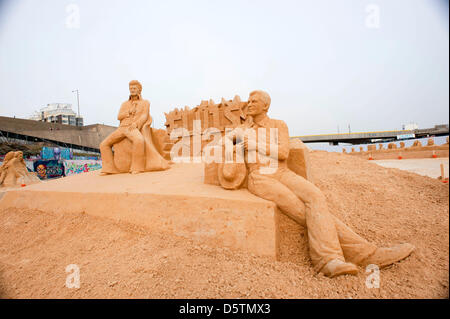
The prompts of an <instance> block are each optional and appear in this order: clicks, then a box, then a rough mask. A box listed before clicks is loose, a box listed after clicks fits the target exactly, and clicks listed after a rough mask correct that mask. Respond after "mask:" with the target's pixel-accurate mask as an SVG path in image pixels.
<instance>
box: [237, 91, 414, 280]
mask: <svg viewBox="0 0 450 319" xmlns="http://www.w3.org/2000/svg"><path fill="white" fill-rule="evenodd" d="M270 102H271V99H270V96H269V95H268V94H267V93H266V92H264V91H253V92H252V93H250V96H249V99H248V113H247V117H251V118H252V120H250V121H247V122H249V123H252V124H251V126H250V128H253V129H255V130H257V129H258V128H265V129H266V130H267V129H270V128H276V129H278V136H277V140H278V153H276V154H271V153H270V152H269V146H268V145H267V146H266V148H265V150H264V151H260V150H259V149H258V150H257V147H256V145H257V143H256V142H255V141H252V142H250V141H249V139H248V138H246V137H245V135H244V137H241V138H240V139H242V140H243V141H244V142H243V145H244V149H245V157H244V159H245V162H246V166H247V171H248V190H249V191H250V192H251V193H253V194H255V195H256V196H259V197H261V198H264V199H267V200H270V201H273V202H275V203H276V204H277V206H278V208H279V209H280V210H281V211H282V212H283V213H284V214H286V215H287V216H288V217H290V218H291V219H293V220H294V221H295V222H297V223H298V224H300V225H302V226H303V227H306V228H307V233H308V241H309V247H310V249H309V252H310V256H311V260H312V263H313V265H314V268H315V270H316V271H318V272H322V273H323V274H325V275H326V276H330V277H334V276H338V275H344V274H356V273H357V272H358V268H357V266H356V265H368V264H376V265H378V266H379V267H380V268H382V267H385V266H388V265H390V264H392V263H394V262H396V261H399V260H402V259H404V258H406V257H408V256H409V255H410V254H411V252H412V251H413V250H414V246H413V245H410V244H400V245H396V246H394V247H391V248H378V247H377V246H375V245H374V244H373V243H369V242H368V241H366V240H365V239H364V238H362V237H360V236H359V235H357V234H356V233H355V232H354V231H352V230H351V229H350V228H349V227H348V226H346V225H345V224H344V223H343V222H341V221H340V220H339V219H338V218H336V217H335V216H333V215H332V214H331V213H330V212H329V209H328V206H327V202H326V198H325V196H324V195H323V194H322V192H321V191H320V189H319V188H317V187H316V186H315V185H314V184H312V183H311V182H310V181H308V180H306V179H305V178H303V177H302V176H299V175H297V174H295V173H294V172H293V171H291V170H290V169H289V168H288V165H287V158H288V156H289V131H288V127H287V125H286V124H285V123H284V122H283V121H280V120H274V119H270V118H269V117H268V116H267V114H266V113H267V111H268V109H269V106H270ZM237 134H239V133H237ZM256 136H258V135H256ZM266 141H267V143H268V141H269V140H268V139H266ZM251 153H253V154H251ZM256 154H258V157H257V156H256ZM250 155H251V156H250ZM269 156H272V158H273V159H274V160H277V161H278V167H277V168H276V170H275V172H272V173H270V174H263V173H262V172H263V171H261V170H260V168H262V167H264V166H266V164H264V165H263V164H262V162H264V161H261V160H260V159H261V158H263V159H264V158H265V159H266V160H269V158H268V157H269ZM249 158H258V160H257V161H256V162H253V163H250V161H249V160H248V159H249ZM265 163H267V161H266V162H265Z"/></svg>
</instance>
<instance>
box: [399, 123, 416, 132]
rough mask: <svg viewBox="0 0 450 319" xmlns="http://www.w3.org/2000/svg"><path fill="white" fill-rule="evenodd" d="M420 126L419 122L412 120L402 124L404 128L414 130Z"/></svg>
mask: <svg viewBox="0 0 450 319" xmlns="http://www.w3.org/2000/svg"><path fill="white" fill-rule="evenodd" d="M418 128H419V125H417V123H412V122H411V123H408V124H403V125H402V130H404V131H413V130H417V129H418Z"/></svg>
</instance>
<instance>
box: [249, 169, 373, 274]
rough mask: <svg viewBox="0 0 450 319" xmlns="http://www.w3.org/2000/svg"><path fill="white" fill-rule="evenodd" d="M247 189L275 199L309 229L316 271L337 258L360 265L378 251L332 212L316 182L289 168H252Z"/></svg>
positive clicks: (291, 215) (294, 218) (287, 213)
mask: <svg viewBox="0 0 450 319" xmlns="http://www.w3.org/2000/svg"><path fill="white" fill-rule="evenodd" d="M248 189H249V191H250V192H252V193H253V194H255V195H256V196H259V197H262V198H264V199H267V200H270V201H273V202H275V203H276V204H277V206H278V207H279V208H280V209H281V210H282V211H283V213H285V214H286V215H287V216H289V217H290V218H292V219H293V220H295V221H296V222H297V223H298V224H300V225H302V226H304V227H306V228H307V230H308V241H309V247H310V255H311V260H312V263H313V265H314V268H315V270H316V271H320V270H321V269H322V268H323V267H324V266H325V265H326V264H327V263H328V262H330V261H332V260H334V259H338V260H341V261H343V262H344V261H346V262H351V263H353V264H361V262H362V261H363V260H365V259H367V258H368V257H369V256H370V255H372V254H374V252H375V251H376V250H377V247H376V246H375V245H374V244H372V243H369V242H368V241H366V240H365V239H364V238H362V237H361V236H359V235H358V234H356V233H355V232H354V231H352V230H351V229H350V228H349V227H348V226H346V225H345V224H344V223H343V222H342V221H340V220H339V219H338V218H337V217H335V216H333V215H332V214H330V212H329V211H328V207H327V203H326V199H325V197H324V195H323V194H322V192H321V191H320V190H319V189H318V188H317V187H316V186H315V185H314V184H312V183H311V182H309V181H308V180H306V179H304V178H303V177H301V176H299V175H297V174H295V173H294V172H292V171H290V170H289V169H287V168H283V167H280V168H279V169H278V170H277V172H276V173H274V174H270V175H266V174H260V173H259V172H258V170H254V171H252V172H251V173H250V174H249V177H248Z"/></svg>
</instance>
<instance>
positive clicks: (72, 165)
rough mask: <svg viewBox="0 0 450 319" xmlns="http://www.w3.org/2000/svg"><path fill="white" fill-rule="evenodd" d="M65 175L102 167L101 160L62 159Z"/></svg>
mask: <svg viewBox="0 0 450 319" xmlns="http://www.w3.org/2000/svg"><path fill="white" fill-rule="evenodd" d="M64 168H65V173H66V176H70V175H74V174H79V173H86V172H90V171H95V170H98V169H101V168H102V161H95V160H84V161H79V160H70V161H64Z"/></svg>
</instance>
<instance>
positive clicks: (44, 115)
mask: <svg viewBox="0 0 450 319" xmlns="http://www.w3.org/2000/svg"><path fill="white" fill-rule="evenodd" d="M29 119H30V120H35V121H41V122H49V123H58V124H65V125H73V126H83V118H82V117H81V116H80V117H78V116H77V114H76V113H75V112H74V111H73V110H72V104H68V103H50V104H47V106H45V107H43V108H41V109H40V110H39V111H36V112H34V114H33V115H32V116H31V117H30V118H29Z"/></svg>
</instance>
